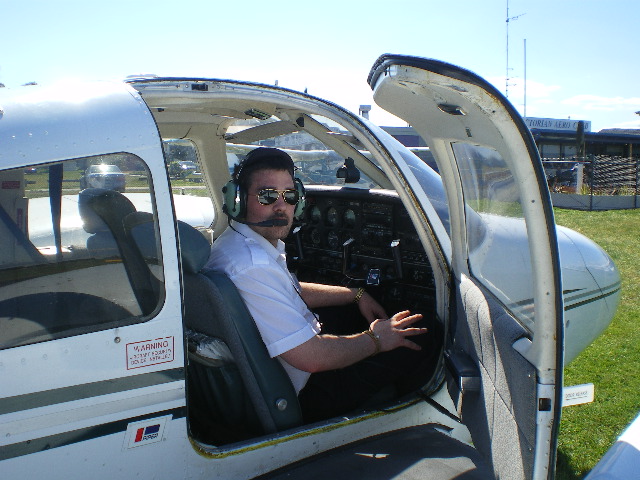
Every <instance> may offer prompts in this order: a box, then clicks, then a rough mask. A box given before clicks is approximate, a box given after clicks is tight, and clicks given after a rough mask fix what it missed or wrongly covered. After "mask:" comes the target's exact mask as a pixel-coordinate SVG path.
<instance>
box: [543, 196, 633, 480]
mask: <svg viewBox="0 0 640 480" xmlns="http://www.w3.org/2000/svg"><path fill="white" fill-rule="evenodd" d="M555 215H556V223H557V224H559V225H564V226H566V227H569V228H571V229H573V230H576V231H578V232H580V233H582V234H583V235H586V236H587V237H589V238H591V239H592V240H594V241H596V242H597V243H598V244H599V245H600V246H601V247H602V248H604V249H605V250H606V251H607V253H608V254H609V255H610V256H611V258H613V260H614V261H615V263H616V265H617V266H618V268H619V270H620V274H621V276H622V296H621V301H620V305H619V306H618V310H617V313H616V316H615V317H614V319H613V321H612V322H611V325H609V327H608V328H607V330H605V332H604V334H603V335H602V336H600V337H599V338H598V339H596V341H595V342H594V343H593V344H592V345H590V346H589V347H588V348H587V349H586V350H584V351H583V352H582V353H581V354H580V355H579V356H578V358H576V359H575V360H574V361H573V362H572V363H570V364H569V365H567V366H566V367H565V378H564V383H565V385H576V384H581V383H593V384H594V385H595V401H594V402H593V403H591V404H586V405H577V406H573V407H567V408H565V409H564V410H563V412H562V422H561V425H560V439H559V443H558V463H557V468H556V473H557V478H558V479H560V480H565V479H568V480H573V479H579V478H583V477H584V476H585V475H586V474H587V473H588V472H589V471H590V470H591V469H592V468H593V467H594V466H595V464H596V463H598V461H599V460H600V458H601V457H602V456H603V455H604V453H605V452H606V451H607V450H608V449H609V448H610V447H611V445H613V443H614V442H615V440H616V438H617V437H618V435H620V433H621V432H622V431H623V430H624V428H625V427H626V425H627V424H628V423H629V422H630V421H631V420H633V419H634V418H635V417H636V415H637V414H638V412H639V411H640V325H638V321H640V266H639V264H640V261H639V259H640V255H639V253H638V247H639V246H640V209H636V210H615V211H606V212H581V211H575V210H562V209H555ZM639 468H640V466H639Z"/></svg>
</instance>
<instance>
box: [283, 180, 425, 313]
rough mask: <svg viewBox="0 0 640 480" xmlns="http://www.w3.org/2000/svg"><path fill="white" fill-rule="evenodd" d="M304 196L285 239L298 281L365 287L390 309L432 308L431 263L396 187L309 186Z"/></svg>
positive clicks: (418, 309) (290, 262)
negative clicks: (298, 218)
mask: <svg viewBox="0 0 640 480" xmlns="http://www.w3.org/2000/svg"><path fill="white" fill-rule="evenodd" d="M306 200H307V205H306V208H305V212H304V218H303V219H302V220H301V221H297V222H296V223H294V226H293V228H292V233H291V234H290V235H289V237H288V238H287V240H286V244H287V258H288V262H289V268H290V269H291V271H293V272H294V273H296V275H297V276H298V278H299V279H300V280H301V281H309V282H318V283H328V284H339V285H346V286H350V287H360V286H364V287H366V288H367V291H369V292H370V293H372V294H373V295H374V296H376V297H377V298H378V300H379V301H381V303H383V305H384V306H385V307H386V308H387V309H388V310H390V311H392V310H395V309H411V310H412V311H421V312H423V313H433V312H434V311H435V309H434V306H435V288H434V280H433V272H432V270H431V266H430V264H429V261H428V259H427V256H426V254H425V252H424V248H423V247H422V244H421V242H420V239H419V237H418V234H417V232H416V230H415V227H414V226H413V223H412V222H411V219H410V218H409V214H408V213H407V211H406V209H405V208H404V206H403V205H402V202H401V201H400V199H399V198H398V196H397V194H396V193H395V192H391V191H369V190H362V189H355V188H347V187H343V188H326V187H325V188H322V187H308V188H307V195H306ZM395 311H397V310H395Z"/></svg>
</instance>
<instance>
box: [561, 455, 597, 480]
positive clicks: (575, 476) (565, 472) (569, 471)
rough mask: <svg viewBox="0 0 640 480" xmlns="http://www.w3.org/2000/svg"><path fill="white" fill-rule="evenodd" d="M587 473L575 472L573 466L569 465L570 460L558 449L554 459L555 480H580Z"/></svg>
mask: <svg viewBox="0 0 640 480" xmlns="http://www.w3.org/2000/svg"><path fill="white" fill-rule="evenodd" d="M587 473H589V472H584V473H579V472H576V471H575V469H574V466H573V465H571V458H570V457H569V456H568V455H566V454H565V453H564V452H563V451H562V450H560V449H558V456H557V458H556V480H580V479H582V478H584V477H585V476H586V475H587Z"/></svg>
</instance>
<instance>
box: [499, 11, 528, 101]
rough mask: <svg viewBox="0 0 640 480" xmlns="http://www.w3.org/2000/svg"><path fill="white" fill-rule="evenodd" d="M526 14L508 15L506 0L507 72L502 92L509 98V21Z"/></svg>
mask: <svg viewBox="0 0 640 480" xmlns="http://www.w3.org/2000/svg"><path fill="white" fill-rule="evenodd" d="M523 15H526V14H525V13H521V14H520V15H516V16H515V17H510V16H509V0H507V20H506V22H507V74H506V75H505V88H504V93H505V96H506V97H507V98H509V70H510V69H509V23H510V22H511V20H517V19H518V18H520V17H521V16H523Z"/></svg>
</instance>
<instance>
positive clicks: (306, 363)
mask: <svg viewBox="0 0 640 480" xmlns="http://www.w3.org/2000/svg"><path fill="white" fill-rule="evenodd" d="M378 351H379V343H377V342H376V340H374V339H373V338H371V337H370V335H368V334H366V333H364V332H363V333H356V334H353V335H341V336H337V335H317V336H315V337H313V338H312V339H310V340H308V341H307V342H306V343H304V344H302V345H300V346H298V347H296V348H294V349H292V350H289V351H288V352H285V353H283V354H282V355H281V357H282V358H283V360H285V361H286V362H287V363H289V364H291V365H293V366H295V367H296V368H299V369H300V370H304V371H306V372H310V373H315V372H322V371H325V370H335V369H338V368H344V367H347V366H349V365H352V364H354V363H356V362H359V361H360V360H363V359H365V358H367V357H369V356H371V355H373V354H375V353H377V352H378Z"/></svg>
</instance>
